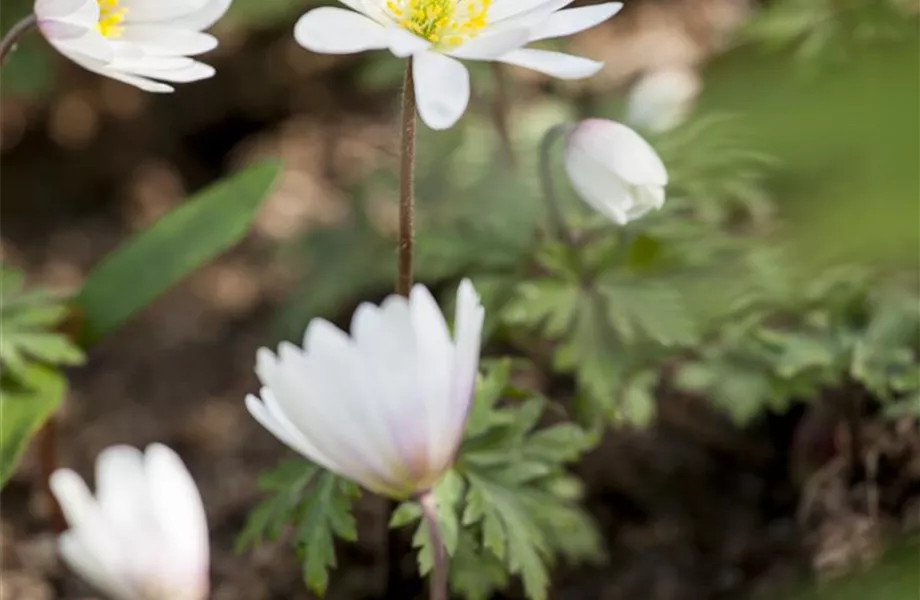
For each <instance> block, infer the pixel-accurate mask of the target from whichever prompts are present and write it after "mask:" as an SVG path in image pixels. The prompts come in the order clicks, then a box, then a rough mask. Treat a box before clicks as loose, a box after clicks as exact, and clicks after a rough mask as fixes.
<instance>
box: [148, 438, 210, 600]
mask: <svg viewBox="0 0 920 600" xmlns="http://www.w3.org/2000/svg"><path fill="white" fill-rule="evenodd" d="M144 467H145V471H146V476H147V487H148V489H149V494H150V498H149V502H150V505H151V508H152V518H153V521H152V522H153V523H155V524H156V525H157V531H158V532H159V534H160V535H161V536H162V541H161V543H162V544H163V551H164V552H166V551H168V555H167V558H168V559H169V565H170V566H169V575H170V576H172V577H174V578H175V579H174V586H176V587H177V588H178V589H182V590H183V591H184V592H188V593H189V597H192V598H204V597H205V596H207V589H208V565H209V550H208V521H207V516H206V515H205V512H204V505H203V503H202V500H201V495H200V494H199V492H198V488H197V486H196V485H195V481H194V480H193V479H192V476H191V475H190V474H189V472H188V470H187V469H186V468H185V465H184V464H183V463H182V459H180V458H179V456H178V455H177V454H176V453H175V452H173V451H172V450H170V449H169V448H167V447H166V446H164V445H162V444H152V445H150V446H148V447H147V451H146V453H145V455H144Z"/></svg>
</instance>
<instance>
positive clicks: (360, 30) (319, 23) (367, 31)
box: [294, 6, 389, 54]
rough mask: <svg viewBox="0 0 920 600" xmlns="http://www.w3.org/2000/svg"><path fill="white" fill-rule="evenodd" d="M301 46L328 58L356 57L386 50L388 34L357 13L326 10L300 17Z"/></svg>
mask: <svg viewBox="0 0 920 600" xmlns="http://www.w3.org/2000/svg"><path fill="white" fill-rule="evenodd" d="M294 39H296V40H297V43H298V44H300V45H301V46H303V47H304V48H306V49H307V50H312V51H314V52H320V53H324V54H352V53H355V52H363V51H364V50H377V49H382V48H386V47H387V45H388V43H389V36H388V35H387V30H386V29H385V28H384V27H383V26H381V25H380V24H379V23H377V22H375V21H373V20H371V19H369V18H368V17H366V16H364V15H361V14H358V13H356V12H353V11H350V10H345V9H343V8H336V7H332V6H323V7H320V8H315V9H313V10H311V11H309V12H307V13H306V14H305V15H303V16H302V17H300V19H299V20H298V21H297V25H295V27H294Z"/></svg>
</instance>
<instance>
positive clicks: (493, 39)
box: [447, 29, 530, 60]
mask: <svg viewBox="0 0 920 600" xmlns="http://www.w3.org/2000/svg"><path fill="white" fill-rule="evenodd" d="M529 37H530V32H529V31H528V30H526V29H504V30H500V31H495V32H492V33H485V34H483V35H480V36H478V37H475V38H473V39H472V40H470V41H469V42H467V43H465V44H463V45H461V46H459V47H458V48H456V49H454V50H451V51H449V52H447V54H450V55H451V56H453V57H455V58H465V59H472V60H493V59H496V58H498V57H500V56H501V55H503V54H507V53H508V52H510V51H512V50H514V49H516V48H520V47H521V46H523V45H524V44H526V43H527V41H528V39H529Z"/></svg>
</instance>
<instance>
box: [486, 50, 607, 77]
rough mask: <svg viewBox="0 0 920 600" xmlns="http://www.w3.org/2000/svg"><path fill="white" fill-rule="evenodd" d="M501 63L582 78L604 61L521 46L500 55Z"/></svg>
mask: <svg viewBox="0 0 920 600" xmlns="http://www.w3.org/2000/svg"><path fill="white" fill-rule="evenodd" d="M498 60H500V61H501V62H503V63H507V64H509V65H515V66H517V67H524V68H527V69H533V70H534V71H539V72H541V73H546V74H547V75H550V76H552V77H558V78H559V79H582V78H584V77H590V76H592V75H594V74H595V73H597V72H598V71H600V70H601V68H602V67H603V66H604V63H602V62H597V61H594V60H589V59H587V58H582V57H580V56H572V55H571V54H564V53H562V52H552V51H549V50H534V49H531V48H522V49H520V50H513V51H511V52H509V53H508V54H505V55H504V56H502V57H500V58H499V59H498Z"/></svg>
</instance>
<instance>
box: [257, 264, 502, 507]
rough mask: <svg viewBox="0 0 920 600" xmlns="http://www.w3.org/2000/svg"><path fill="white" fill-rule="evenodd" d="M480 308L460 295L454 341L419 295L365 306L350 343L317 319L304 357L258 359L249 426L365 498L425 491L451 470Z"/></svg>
mask: <svg viewBox="0 0 920 600" xmlns="http://www.w3.org/2000/svg"><path fill="white" fill-rule="evenodd" d="M483 315H484V313H483V308H482V305H481V303H480V301H479V296H478V295H477V294H476V291H475V290H474V289H473V285H472V284H471V283H470V282H469V281H466V280H464V281H463V282H462V283H461V284H460V288H459V289H458V291H457V308H456V316H455V319H454V336H453V339H451V335H450V331H449V330H448V328H447V323H446V322H445V320H444V316H443V315H442V314H441V311H440V309H439V308H438V305H437V303H436V302H435V300H434V298H433V297H432V296H431V293H430V292H429V291H428V290H427V289H426V288H425V287H424V286H422V285H416V286H415V287H413V288H412V292H411V294H410V296H409V298H404V297H402V296H396V295H394V296H390V297H389V298H387V299H386V300H384V302H383V304H381V305H380V306H379V307H377V306H374V305H372V304H362V305H361V306H360V307H358V310H357V311H356V312H355V314H354V317H353V318H352V321H351V336H349V335H348V334H346V333H344V332H343V331H341V330H340V329H338V328H336V327H335V326H334V325H332V324H331V323H329V322H328V321H325V320H323V319H314V320H313V321H312V322H311V323H310V325H309V326H308V327H307V331H306V333H305V334H304V343H303V348H300V347H297V346H295V345H293V344H289V343H282V344H281V345H280V347H279V350H278V354H277V355H275V354H273V353H272V352H271V351H269V350H268V349H265V348H263V349H261V350H260V351H259V353H258V357H257V364H256V373H257V374H258V376H259V380H260V381H261V382H262V384H263V386H264V387H263V388H262V389H261V393H260V395H261V398H257V397H255V396H249V397H248V398H246V406H247V408H248V409H249V412H250V413H252V416H253V417H254V418H255V419H256V420H257V421H258V422H259V423H261V424H262V425H263V426H264V427H265V428H266V429H268V430H269V431H270V432H272V433H273V434H274V435H275V436H276V437H277V438H278V439H279V440H281V441H282V442H284V443H285V444H287V445H288V446H290V447H291V448H292V449H293V450H295V451H297V452H299V453H300V454H302V455H303V456H305V457H306V458H308V459H310V460H312V461H314V462H316V463H318V464H320V465H322V466H323V467H325V468H326V469H329V470H330V471H332V472H334V473H336V474H338V475H341V476H343V477H346V478H348V479H351V480H353V481H355V482H357V483H359V484H360V485H362V486H364V487H365V488H367V489H368V490H370V491H372V492H375V493H378V494H382V495H385V496H389V497H392V498H397V499H405V498H410V497H412V496H415V495H417V494H421V493H424V492H427V491H429V490H430V489H431V488H432V487H433V486H434V485H435V483H437V481H438V480H439V479H440V478H441V476H443V475H444V473H446V472H447V471H448V470H449V469H450V466H451V464H452V463H453V459H454V455H455V453H456V451H457V447H458V446H459V444H460V441H461V438H462V434H463V427H464V424H465V421H466V415H467V412H468V410H469V406H470V402H471V400H472V395H473V387H474V384H475V380H476V376H477V372H478V364H479V345H480V334H481V332H482V323H483Z"/></svg>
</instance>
